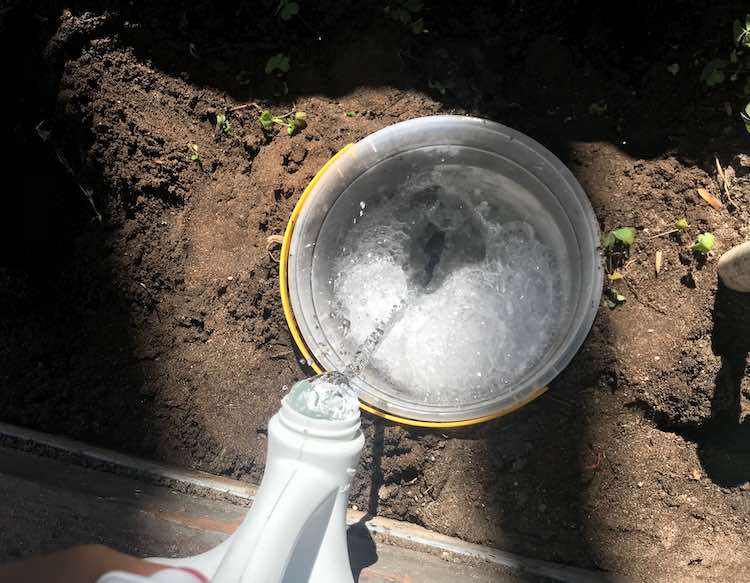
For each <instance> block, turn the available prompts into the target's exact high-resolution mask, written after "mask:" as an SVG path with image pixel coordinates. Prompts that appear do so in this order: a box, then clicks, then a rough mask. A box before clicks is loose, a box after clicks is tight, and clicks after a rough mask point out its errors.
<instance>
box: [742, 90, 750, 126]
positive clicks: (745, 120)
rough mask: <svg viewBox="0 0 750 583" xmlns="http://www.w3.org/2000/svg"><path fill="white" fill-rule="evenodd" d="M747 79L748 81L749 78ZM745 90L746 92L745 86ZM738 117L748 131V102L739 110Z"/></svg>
mask: <svg viewBox="0 0 750 583" xmlns="http://www.w3.org/2000/svg"><path fill="white" fill-rule="evenodd" d="M748 81H750V79H749V80H748ZM745 91H746V92H747V87H746V88H745ZM740 118H742V123H744V124H745V129H746V130H747V131H748V133H750V103H748V104H747V105H746V106H745V109H744V110H743V111H741V112H740Z"/></svg>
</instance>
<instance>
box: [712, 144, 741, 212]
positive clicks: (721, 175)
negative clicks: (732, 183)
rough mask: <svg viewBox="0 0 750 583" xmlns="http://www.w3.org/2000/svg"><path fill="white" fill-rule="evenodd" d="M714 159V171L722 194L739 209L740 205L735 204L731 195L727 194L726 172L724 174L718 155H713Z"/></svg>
mask: <svg viewBox="0 0 750 583" xmlns="http://www.w3.org/2000/svg"><path fill="white" fill-rule="evenodd" d="M714 160H716V172H717V173H718V175H719V186H721V187H722V188H723V189H724V195H725V196H726V197H727V201H728V202H729V204H731V205H732V206H733V207H734V208H736V209H739V208H740V207H738V206H737V203H736V202H734V200H733V199H732V195H731V194H729V183H728V182H727V177H726V174H724V169H723V168H722V167H721V163H720V162H719V157H718V156H714Z"/></svg>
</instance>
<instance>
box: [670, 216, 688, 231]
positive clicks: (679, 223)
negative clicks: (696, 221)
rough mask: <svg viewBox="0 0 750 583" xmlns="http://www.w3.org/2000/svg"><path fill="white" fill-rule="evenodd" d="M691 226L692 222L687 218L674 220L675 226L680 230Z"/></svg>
mask: <svg viewBox="0 0 750 583" xmlns="http://www.w3.org/2000/svg"><path fill="white" fill-rule="evenodd" d="M688 227H690V224H689V223H688V222H687V219H677V220H676V221H675V222H674V228H675V229H677V230H678V231H686V230H687V229H688Z"/></svg>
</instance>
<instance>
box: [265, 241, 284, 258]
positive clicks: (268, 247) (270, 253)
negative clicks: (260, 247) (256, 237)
mask: <svg viewBox="0 0 750 583" xmlns="http://www.w3.org/2000/svg"><path fill="white" fill-rule="evenodd" d="M283 244H284V237H282V236H281V235H269V236H268V237H266V251H268V256H269V257H270V258H271V260H272V261H275V262H276V263H279V262H280V261H281V258H278V257H276V256H275V255H274V254H273V249H275V248H276V247H278V246H281V245H283Z"/></svg>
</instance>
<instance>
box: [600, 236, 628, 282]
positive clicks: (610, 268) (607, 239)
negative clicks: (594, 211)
mask: <svg viewBox="0 0 750 583" xmlns="http://www.w3.org/2000/svg"><path fill="white" fill-rule="evenodd" d="M633 243H635V229H634V228H633V227H620V228H619V229H614V230H613V231H609V232H608V233H606V234H605V235H604V236H603V237H602V250H603V251H604V259H605V262H606V267H607V273H613V272H614V271H615V270H616V269H617V268H619V267H621V266H622V265H623V264H624V263H625V259H627V257H628V256H629V255H630V246H631V245H632V244H633Z"/></svg>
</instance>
